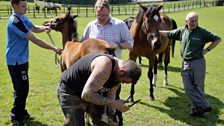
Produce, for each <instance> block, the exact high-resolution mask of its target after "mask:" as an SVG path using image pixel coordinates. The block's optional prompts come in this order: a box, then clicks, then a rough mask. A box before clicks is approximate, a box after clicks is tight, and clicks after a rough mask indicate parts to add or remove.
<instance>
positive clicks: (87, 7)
mask: <svg viewBox="0 0 224 126" xmlns="http://www.w3.org/2000/svg"><path fill="white" fill-rule="evenodd" d="M86 17H88V5H86Z"/></svg>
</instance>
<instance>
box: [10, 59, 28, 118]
mask: <svg viewBox="0 0 224 126" xmlns="http://www.w3.org/2000/svg"><path fill="white" fill-rule="evenodd" d="M8 70H9V73H10V76H11V79H12V83H13V89H14V103H13V108H12V110H11V113H10V116H11V118H12V119H13V120H22V118H23V115H25V114H27V111H26V110H25V108H26V99H27V96H28V92H29V78H28V62H27V63H24V64H20V65H18V64H16V65H8Z"/></svg>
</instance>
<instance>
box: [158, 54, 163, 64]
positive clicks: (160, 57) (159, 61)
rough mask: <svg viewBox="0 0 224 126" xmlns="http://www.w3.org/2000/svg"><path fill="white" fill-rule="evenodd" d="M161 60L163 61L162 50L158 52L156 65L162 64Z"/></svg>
mask: <svg viewBox="0 0 224 126" xmlns="http://www.w3.org/2000/svg"><path fill="white" fill-rule="evenodd" d="M162 61H163V52H161V53H159V59H158V62H157V63H158V64H157V65H158V66H162V65H163V64H162Z"/></svg>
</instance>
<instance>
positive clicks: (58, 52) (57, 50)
mask: <svg viewBox="0 0 224 126" xmlns="http://www.w3.org/2000/svg"><path fill="white" fill-rule="evenodd" d="M54 51H55V52H56V53H57V54H59V55H61V53H62V51H63V49H59V48H57V47H54Z"/></svg>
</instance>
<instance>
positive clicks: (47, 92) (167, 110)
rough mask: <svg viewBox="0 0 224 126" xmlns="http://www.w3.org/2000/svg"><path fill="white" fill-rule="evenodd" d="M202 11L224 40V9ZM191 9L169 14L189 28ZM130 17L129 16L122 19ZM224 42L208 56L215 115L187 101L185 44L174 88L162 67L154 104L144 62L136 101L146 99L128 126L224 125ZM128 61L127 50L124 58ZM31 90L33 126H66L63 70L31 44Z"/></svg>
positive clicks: (6, 95) (3, 85)
mask: <svg viewBox="0 0 224 126" xmlns="http://www.w3.org/2000/svg"><path fill="white" fill-rule="evenodd" d="M194 11H196V12H197V13H199V15H200V17H199V25H200V26H202V27H206V28H207V29H208V30H210V31H212V32H214V33H216V34H218V35H219V36H221V37H222V38H224V34H223V33H224V32H223V28H224V24H223V22H224V15H223V12H224V7H209V8H203V9H196V10H194ZM188 12H189V11H182V12H178V13H172V14H171V13H170V14H168V15H169V16H170V17H172V18H173V19H175V20H176V22H177V24H178V26H183V25H184V17H185V15H186V14H187V13H188ZM116 17H117V18H119V19H125V18H127V17H128V16H125V15H124V16H116ZM92 19H94V18H93V17H92V18H84V17H78V18H77V20H78V30H79V36H80V37H81V35H82V33H83V30H84V27H85V26H86V24H87V23H88V22H89V21H90V20H92ZM31 20H32V21H33V22H34V23H35V24H37V25H41V24H42V22H43V21H44V19H31ZM6 26H7V20H3V19H1V20H0V27H1V30H0V35H1V42H0V48H1V49H0V125H1V126H6V125H11V124H10V118H9V112H10V110H11V107H12V104H13V88H12V84H11V80H10V76H9V74H8V70H7V66H6V63H5V47H6V42H5V41H6ZM36 35H37V36H38V37H40V38H41V39H43V40H46V41H47V42H50V39H49V38H48V36H47V35H46V34H45V33H41V34H36ZM51 35H52V36H53V39H54V41H55V42H56V44H57V45H58V46H59V47H61V40H62V39H61V34H60V33H58V32H54V31H52V32H51ZM223 49H224V44H223V42H222V43H220V44H219V45H218V47H217V48H215V49H214V50H212V51H211V52H209V53H208V54H207V55H206V56H205V57H206V61H207V70H206V81H205V85H206V86H205V92H206V97H207V99H208V101H209V102H210V103H211V105H212V106H213V111H212V112H211V113H208V114H205V118H197V117H191V116H189V112H190V110H189V105H190V101H189V99H188V98H187V96H186V94H185V92H184V90H183V85H182V80H181V76H180V70H181V68H180V66H181V57H180V51H179V43H178V42H177V44H176V48H175V58H173V59H171V63H170V64H169V68H168V70H169V71H168V74H169V84H170V85H169V86H168V87H163V86H162V83H163V73H164V72H163V69H162V68H159V71H158V83H157V87H156V88H154V89H155V92H154V95H155V101H149V99H148V96H149V80H148V78H147V66H148V62H147V59H146V58H143V65H142V70H143V74H142V76H141V78H140V80H139V82H138V84H137V85H136V93H135V99H136V100H137V99H142V100H141V102H140V103H139V104H136V105H135V106H133V107H132V108H131V110H130V111H128V112H126V113H124V114H123V115H124V125H125V126H149V125H150V126H188V125H192V126H221V125H224V104H223V102H224V95H223V89H224V88H223V83H224V74H223V73H224V69H223V66H222V65H223V62H224V59H223V56H224V52H223ZM127 58H128V51H127V50H125V51H124V52H123V55H122V59H127ZM29 77H30V92H29V97H28V99H27V109H28V111H29V112H30V113H31V114H34V115H35V116H36V119H35V121H32V122H28V126H61V125H63V114H62V111H61V109H60V107H59V104H58V100H57V95H56V89H57V85H58V81H59V78H60V68H59V67H57V66H56V65H55V64H54V53H53V52H52V51H48V50H45V49H42V48H40V47H37V46H36V45H34V44H33V43H32V42H31V43H30V66H29ZM129 90H130V85H123V86H122V92H121V97H122V98H123V99H126V98H127V97H128V96H129Z"/></svg>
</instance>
